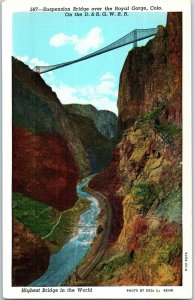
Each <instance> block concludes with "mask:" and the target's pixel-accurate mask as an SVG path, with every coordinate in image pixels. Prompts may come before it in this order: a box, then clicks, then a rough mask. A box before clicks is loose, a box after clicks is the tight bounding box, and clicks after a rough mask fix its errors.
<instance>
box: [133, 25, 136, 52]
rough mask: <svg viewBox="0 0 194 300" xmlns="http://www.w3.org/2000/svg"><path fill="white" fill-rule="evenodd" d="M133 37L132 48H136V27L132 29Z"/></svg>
mask: <svg viewBox="0 0 194 300" xmlns="http://www.w3.org/2000/svg"><path fill="white" fill-rule="evenodd" d="M133 39H134V42H133V48H136V47H137V29H135V30H134V31H133Z"/></svg>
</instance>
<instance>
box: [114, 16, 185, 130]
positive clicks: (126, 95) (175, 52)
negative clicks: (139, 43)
mask: <svg viewBox="0 0 194 300" xmlns="http://www.w3.org/2000/svg"><path fill="white" fill-rule="evenodd" d="M181 66H182V15H181V13H177V14H174V13H169V14H168V20H167V26H166V27H165V28H164V27H162V26H159V30H158V34H157V36H156V37H155V38H154V39H152V40H150V41H149V42H148V43H147V45H146V46H144V47H137V48H134V49H133V50H132V51H130V52H129V55H128V56H127V59H126V61H125V64H124V67H123V70H122V72H121V76H120V87H119V97H118V110H119V127H120V131H121V132H122V131H123V130H124V129H125V128H128V127H129V126H130V125H132V124H133V123H134V122H135V120H136V118H137V117H138V116H139V115H143V114H145V113H146V112H149V111H150V110H151V109H153V108H156V107H158V106H159V105H161V103H163V102H164V101H166V102H168V105H167V106H166V108H165V111H163V121H170V122H175V123H176V124H181V121H182V110H181V109H182V108H181V93H182V89H181V85H182V80H181V74H182V67H181Z"/></svg>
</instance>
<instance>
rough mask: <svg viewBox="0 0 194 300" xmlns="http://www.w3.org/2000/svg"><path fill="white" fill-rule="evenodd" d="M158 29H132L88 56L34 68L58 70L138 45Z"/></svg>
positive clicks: (40, 70) (44, 71)
mask: <svg viewBox="0 0 194 300" xmlns="http://www.w3.org/2000/svg"><path fill="white" fill-rule="evenodd" d="M157 31H158V29H157V28H149V29H135V30H133V31H131V32H130V33H128V34H127V35H125V36H123V37H122V38H120V39H119V40H117V41H115V42H114V43H112V44H110V45H108V46H106V47H104V48H102V49H100V50H97V51H95V52H93V53H91V54H88V55H86V56H83V57H81V58H78V59H75V60H72V61H68V62H65V63H61V64H57V65H52V66H36V67H35V68H34V69H33V70H34V72H37V73H40V74H42V73H46V72H49V71H53V70H56V69H59V68H63V67H66V66H69V65H72V64H75V63H78V62H80V61H82V60H86V59H89V58H92V57H94V56H97V55H100V54H103V53H105V52H108V51H112V50H114V49H117V48H120V47H123V46H126V45H128V44H131V43H134V46H137V42H138V41H141V40H144V39H147V38H149V37H152V36H155V35H156V34H157Z"/></svg>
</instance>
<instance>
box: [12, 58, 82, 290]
mask: <svg viewBox="0 0 194 300" xmlns="http://www.w3.org/2000/svg"><path fill="white" fill-rule="evenodd" d="M12 71H13V72H12V74H13V81H12V87H13V89H12V91H13V93H12V101H13V102H12V103H13V114H12V118H13V138H12V141H13V164H12V166H13V176H12V183H13V185H12V186H13V200H14V197H16V196H17V199H18V201H19V202H18V203H20V204H21V205H20V206H18V203H15V201H13V213H14V208H15V206H17V213H18V216H19V219H20V221H21V222H22V221H23V220H24V221H25V220H26V219H27V220H28V230H29V229H30V228H33V227H34V226H36V225H37V226H39V227H40V230H39V231H40V232H41V228H45V229H46V232H47V233H48V231H47V230H48V229H49V228H50V227H52V226H53V221H55V220H54V214H53V217H52V219H51V220H50V219H49V220H48V222H47V223H48V224H45V222H44V221H43V220H42V223H41V222H40V221H41V220H39V223H38V224H37V223H36V224H34V223H35V218H34V207H35V206H36V205H34V203H36V202H38V203H39V202H42V203H44V204H49V205H50V206H52V207H53V208H55V209H56V210H57V211H63V210H66V209H68V208H71V207H72V206H73V205H74V203H75V201H76V200H77V195H76V184H77V180H78V176H79V174H78V168H77V164H76V162H75V160H74V157H73V151H72V147H71V143H70V142H69V140H68V137H69V136H73V134H70V133H69V135H68V134H67V133H66V132H68V127H67V130H66V131H65V124H67V126H68V123H66V121H65V120H64V112H63V107H62V105H61V104H60V102H59V100H58V99H57V97H56V95H55V94H54V93H52V91H51V89H50V88H49V87H48V86H47V85H46V84H45V83H44V81H43V80H42V79H41V77H40V76H39V75H38V74H35V73H34V72H32V71H31V70H30V69H29V68H28V67H27V66H25V65H24V64H23V63H21V62H19V61H17V60H15V59H13V69H12ZM69 132H70V130H69ZM72 139H73V137H72ZM75 140H76V138H75ZM80 144H81V142H80ZM83 151H84V150H83ZM29 197H31V198H32V199H31V198H29ZM30 199H31V200H30ZM28 200H29V201H28ZM42 203H40V205H39V204H37V206H38V207H39V208H40V215H39V217H40V219H43V216H45V212H47V213H48V211H50V210H52V209H51V207H50V208H49V206H48V205H45V206H44V205H41V204H42ZM47 210H48V211H47ZM29 211H30V212H31V213H29ZM53 211H54V210H53ZM41 213H42V215H41ZM24 223H25V222H24ZM47 227H48V229H47ZM28 230H27V228H25V227H24V226H23V225H22V224H20V223H18V222H17V221H14V222H13V264H12V270H13V273H12V274H13V284H14V285H16V286H17V285H26V284H28V283H30V282H31V281H32V280H34V279H36V278H37V277H39V276H41V275H42V274H43V273H44V272H45V270H46V268H47V266H48V261H49V257H50V254H49V250H48V247H47V246H46V245H45V244H44V243H43V242H42V241H41V239H40V238H38V237H37V236H36V235H34V234H33V233H32V234H31V233H30V232H29V231H28ZM37 231H38V230H37ZM32 232H34V231H32ZM40 236H42V235H40ZM41 256H42V257H41Z"/></svg>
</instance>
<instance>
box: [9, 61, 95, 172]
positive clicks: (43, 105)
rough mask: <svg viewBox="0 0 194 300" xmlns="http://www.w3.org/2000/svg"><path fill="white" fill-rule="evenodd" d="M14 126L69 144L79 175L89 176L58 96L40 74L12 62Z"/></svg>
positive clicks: (79, 141) (81, 146) (20, 63)
mask: <svg viewBox="0 0 194 300" xmlns="http://www.w3.org/2000/svg"><path fill="white" fill-rule="evenodd" d="M12 70H13V125H15V126H18V127H22V128H26V129H28V130H29V131H30V132H33V133H35V134H47V133H48V134H49V133H55V134H58V135H60V136H63V138H64V140H66V142H67V143H68V148H69V149H70V152H71V153H72V155H73V157H74V160H75V161H76V165H77V166H78V169H79V174H81V175H83V176H85V175H88V174H89V173H90V168H89V166H90V163H89V158H88V155H87V153H86V152H85V150H84V148H83V145H82V142H81V140H80V138H79V137H78V136H77V135H75V134H74V131H73V130H72V127H71V124H70V121H69V119H68V116H67V113H66V112H65V111H64V109H63V106H62V104H61V103H60V101H59V100H58V98H57V96H56V94H55V93H54V92H53V91H52V90H51V88H50V87H49V86H47V85H46V83H45V82H44V80H43V79H42V78H41V77H40V75H39V74H38V73H35V72H33V71H32V70H30V69H29V68H28V67H27V66H26V65H25V64H23V63H22V62H20V61H18V60H17V59H14V58H13V67H12Z"/></svg>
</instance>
